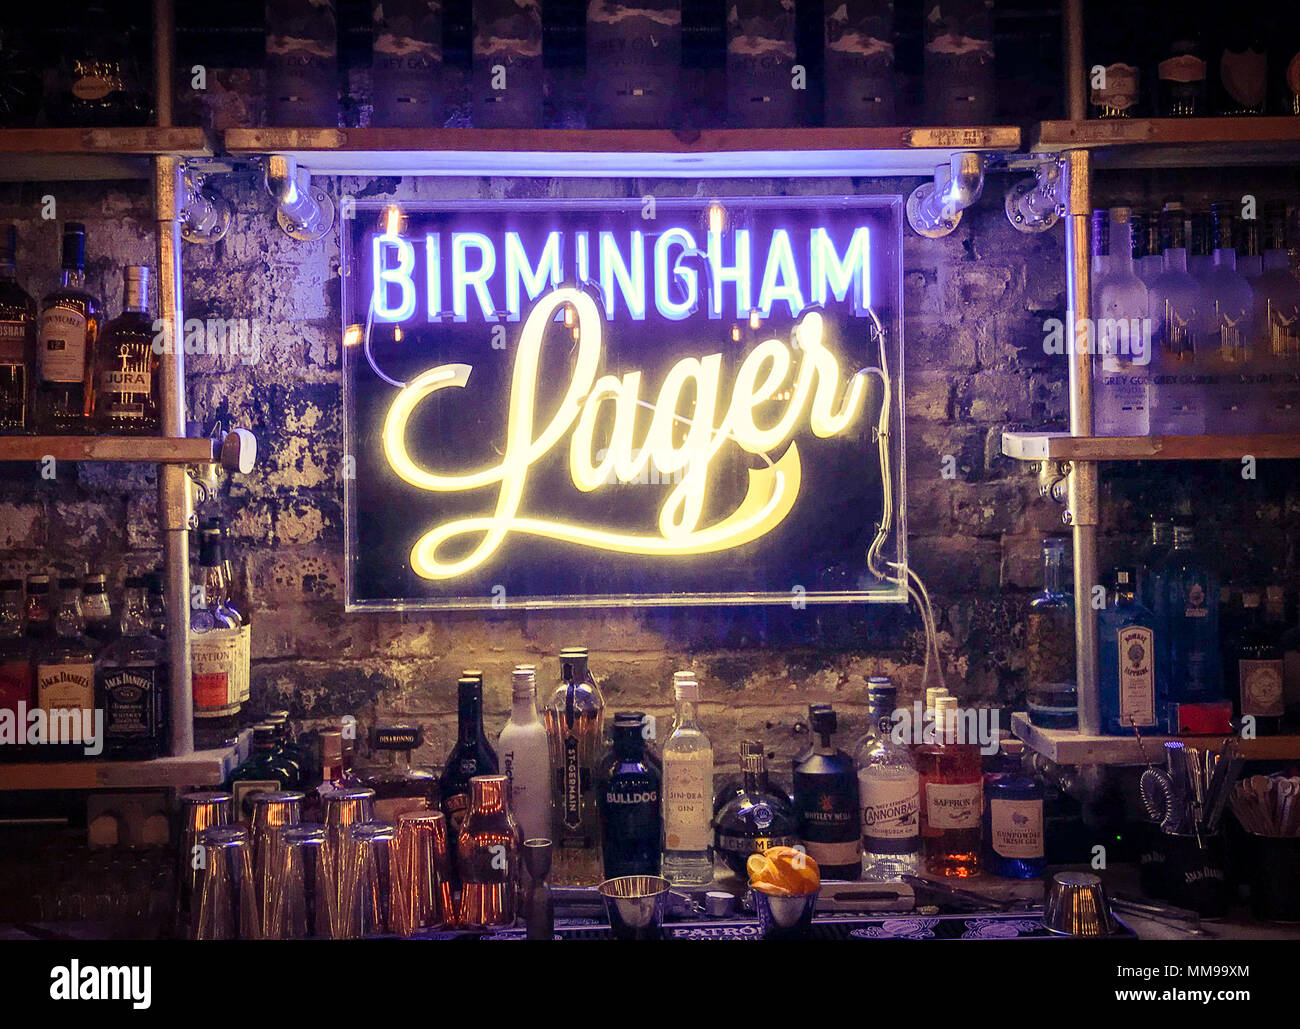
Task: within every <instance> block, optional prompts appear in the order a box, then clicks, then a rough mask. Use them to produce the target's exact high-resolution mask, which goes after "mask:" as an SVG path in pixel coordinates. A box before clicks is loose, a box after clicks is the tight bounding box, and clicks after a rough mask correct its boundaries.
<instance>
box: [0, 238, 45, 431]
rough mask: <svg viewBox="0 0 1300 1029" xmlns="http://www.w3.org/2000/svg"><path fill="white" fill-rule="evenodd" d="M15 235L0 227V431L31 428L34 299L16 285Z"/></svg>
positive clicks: (33, 378)
mask: <svg viewBox="0 0 1300 1029" xmlns="http://www.w3.org/2000/svg"><path fill="white" fill-rule="evenodd" d="M17 249H18V235H17V231H16V230H15V229H14V227H13V226H12V225H9V226H7V227H6V228H5V229H3V230H0V433H10V432H31V431H32V403H33V401H34V394H33V391H34V389H35V374H36V301H35V300H33V299H32V298H31V297H30V296H28V295H27V292H26V291H25V290H24V289H23V288H22V287H21V286H19V285H18V273H17V271H16V267H15V266H16V265H17Z"/></svg>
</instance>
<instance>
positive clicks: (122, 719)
mask: <svg viewBox="0 0 1300 1029" xmlns="http://www.w3.org/2000/svg"><path fill="white" fill-rule="evenodd" d="M167 674H168V664H167V646H166V644H165V643H163V641H162V640H160V639H158V638H157V637H156V636H154V635H153V634H152V633H151V632H150V631H149V609H148V606H147V605H146V603H145V583H144V579H143V578H142V577H140V576H127V579H126V585H125V587H124V590H123V595H122V618H121V631H120V634H119V635H118V636H117V638H116V639H114V640H113V642H111V643H110V644H109V645H108V646H107V647H106V648H105V649H104V652H103V654H102V655H101V657H100V662H99V670H98V672H97V674H96V681H97V689H98V694H99V706H100V708H101V709H102V710H103V712H104V752H105V754H106V755H107V756H108V757H112V758H125V759H130V760H136V761H143V760H148V759H150V758H155V757H158V756H159V755H161V754H162V753H163V750H164V748H165V740H164V733H165V725H164V710H165V708H164V705H165V702H166V697H167Z"/></svg>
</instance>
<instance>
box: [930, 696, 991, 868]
mask: <svg viewBox="0 0 1300 1029" xmlns="http://www.w3.org/2000/svg"><path fill="white" fill-rule="evenodd" d="M934 717H935V742H934V743H923V744H921V746H919V747H917V748H916V770H917V773H918V775H919V777H920V783H921V845H922V848H923V850H924V854H925V870H926V871H927V872H929V873H930V874H931V875H941V876H946V877H955V878H968V877H970V876H973V875H975V874H976V873H977V872H978V871H979V863H980V823H981V815H982V810H981V807H982V803H983V798H984V790H983V786H984V780H983V772H982V770H981V768H980V751H979V745H978V744H975V743H966V742H958V739H959V735H960V734H959V732H958V728H957V725H956V722H957V698H956V697H940V698H939V699H938V700H936V701H935V712H934Z"/></svg>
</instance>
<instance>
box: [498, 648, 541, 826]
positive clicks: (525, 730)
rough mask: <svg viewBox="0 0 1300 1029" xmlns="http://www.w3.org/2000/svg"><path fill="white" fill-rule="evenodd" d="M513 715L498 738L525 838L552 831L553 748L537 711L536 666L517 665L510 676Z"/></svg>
mask: <svg viewBox="0 0 1300 1029" xmlns="http://www.w3.org/2000/svg"><path fill="white" fill-rule="evenodd" d="M511 693H512V700H513V703H512V705H511V708H510V719H509V721H507V722H506V724H505V727H504V728H503V729H502V730H501V735H500V737H498V739H497V751H498V752H499V754H500V758H501V771H502V773H503V774H504V775H505V777H506V780H507V781H508V782H509V784H510V809H511V811H513V812H514V816H515V821H516V822H518V823H519V831H520V832H521V833H523V836H524V839H525V840H531V839H549V838H550V835H551V751H550V744H549V742H548V741H547V739H546V726H545V725H543V724H542V720H541V718H539V717H538V715H537V670H536V669H535V668H534V667H533V666H532V665H517V666H516V667H515V670H514V673H513V674H512V676H511Z"/></svg>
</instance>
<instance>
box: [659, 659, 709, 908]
mask: <svg viewBox="0 0 1300 1029" xmlns="http://www.w3.org/2000/svg"><path fill="white" fill-rule="evenodd" d="M673 694H674V699H675V701H676V704H677V710H676V713H675V715H674V718H673V731H672V735H670V736H669V737H668V742H666V743H665V744H664V751H663V764H664V789H663V812H664V814H663V821H664V838H663V846H664V854H663V875H664V878H665V879H667V880H668V881H669V882H671V883H673V884H674V885H675V886H706V885H708V884H709V883H710V882H712V881H713V856H712V855H711V854H710V853H709V828H710V819H709V815H710V810H709V809H710V800H711V799H712V797H713V744H712V743H711V742H710V741H709V737H708V736H707V735H705V733H704V730H703V729H702V728H700V724H699V722H698V721H697V719H696V715H695V705H696V704H697V703H698V702H699V699H700V687H699V684H698V683H697V682H696V681H695V676H694V675H693V674H692V673H691V672H676V673H675V674H674V675H673Z"/></svg>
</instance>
